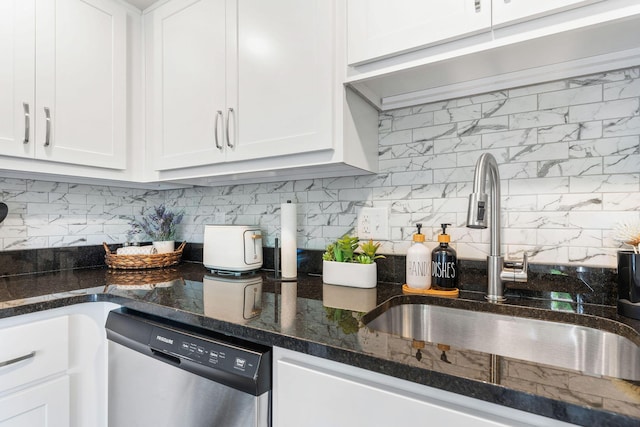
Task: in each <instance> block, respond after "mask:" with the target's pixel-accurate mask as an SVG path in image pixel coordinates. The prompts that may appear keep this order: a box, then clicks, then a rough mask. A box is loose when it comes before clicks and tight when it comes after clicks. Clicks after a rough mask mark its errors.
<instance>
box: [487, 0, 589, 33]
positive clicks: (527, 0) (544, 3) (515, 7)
mask: <svg viewBox="0 0 640 427" xmlns="http://www.w3.org/2000/svg"><path fill="white" fill-rule="evenodd" d="M599 1H602V0H493V5H492V15H493V26H494V27H497V26H500V25H504V24H509V23H514V22H517V21H522V20H525V19H533V18H536V17H540V16H543V15H548V14H551V13H556V12H559V11H562V10H567V9H571V8H574V7H579V6H583V5H585V4H589V3H597V2H599Z"/></svg>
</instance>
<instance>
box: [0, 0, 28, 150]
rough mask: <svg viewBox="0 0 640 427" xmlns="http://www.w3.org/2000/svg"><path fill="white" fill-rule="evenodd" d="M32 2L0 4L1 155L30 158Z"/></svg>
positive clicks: (9, 0)
mask: <svg viewBox="0 0 640 427" xmlns="http://www.w3.org/2000/svg"><path fill="white" fill-rule="evenodd" d="M34 10H35V2H34V0H30V1H28V0H1V1H0V154H6V155H11V156H21V157H33V153H34V150H33V147H34V145H33V143H31V138H32V135H33V132H32V131H30V126H31V124H32V123H33V119H32V118H31V117H30V115H31V114H32V112H33V108H34V104H33V102H34V85H33V78H34V73H35V70H34V66H35V60H34V57H33V51H34V50H33V49H34V37H35V19H34Z"/></svg>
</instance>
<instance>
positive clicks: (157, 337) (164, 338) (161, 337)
mask: <svg viewBox="0 0 640 427" xmlns="http://www.w3.org/2000/svg"><path fill="white" fill-rule="evenodd" d="M156 339H157V340H158V341H162V342H164V343H167V344H173V340H172V339H171V338H167V337H163V336H162V335H156Z"/></svg>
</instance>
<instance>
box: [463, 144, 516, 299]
mask: <svg viewBox="0 0 640 427" xmlns="http://www.w3.org/2000/svg"><path fill="white" fill-rule="evenodd" d="M487 177H489V196H487V193H486V192H485V189H486V186H487ZM488 198H490V199H491V209H490V210H488V209H487V208H488V206H487V200H488ZM487 215H490V216H491V253H490V255H489V256H487V275H488V283H487V295H486V296H485V298H486V299H487V300H489V301H492V302H501V301H505V300H506V298H505V297H504V286H503V283H502V278H501V273H502V268H503V265H504V259H503V257H502V255H501V249H500V245H501V242H500V228H501V227H500V173H499V172H498V162H496V159H495V157H493V155H491V154H490V153H484V154H482V155H481V156H480V158H479V159H478V162H477V163H476V169H475V174H474V178H473V193H471V194H470V195H469V209H468V211H467V227H469V228H487V222H488V221H487Z"/></svg>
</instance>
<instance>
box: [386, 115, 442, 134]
mask: <svg viewBox="0 0 640 427" xmlns="http://www.w3.org/2000/svg"><path fill="white" fill-rule="evenodd" d="M433 123H434V120H433V113H431V112H427V113H418V114H414V115H410V116H409V115H407V116H402V117H394V118H393V123H392V124H391V129H392V130H393V131H401V130H406V129H416V128H422V127H425V126H431V125H433Z"/></svg>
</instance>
